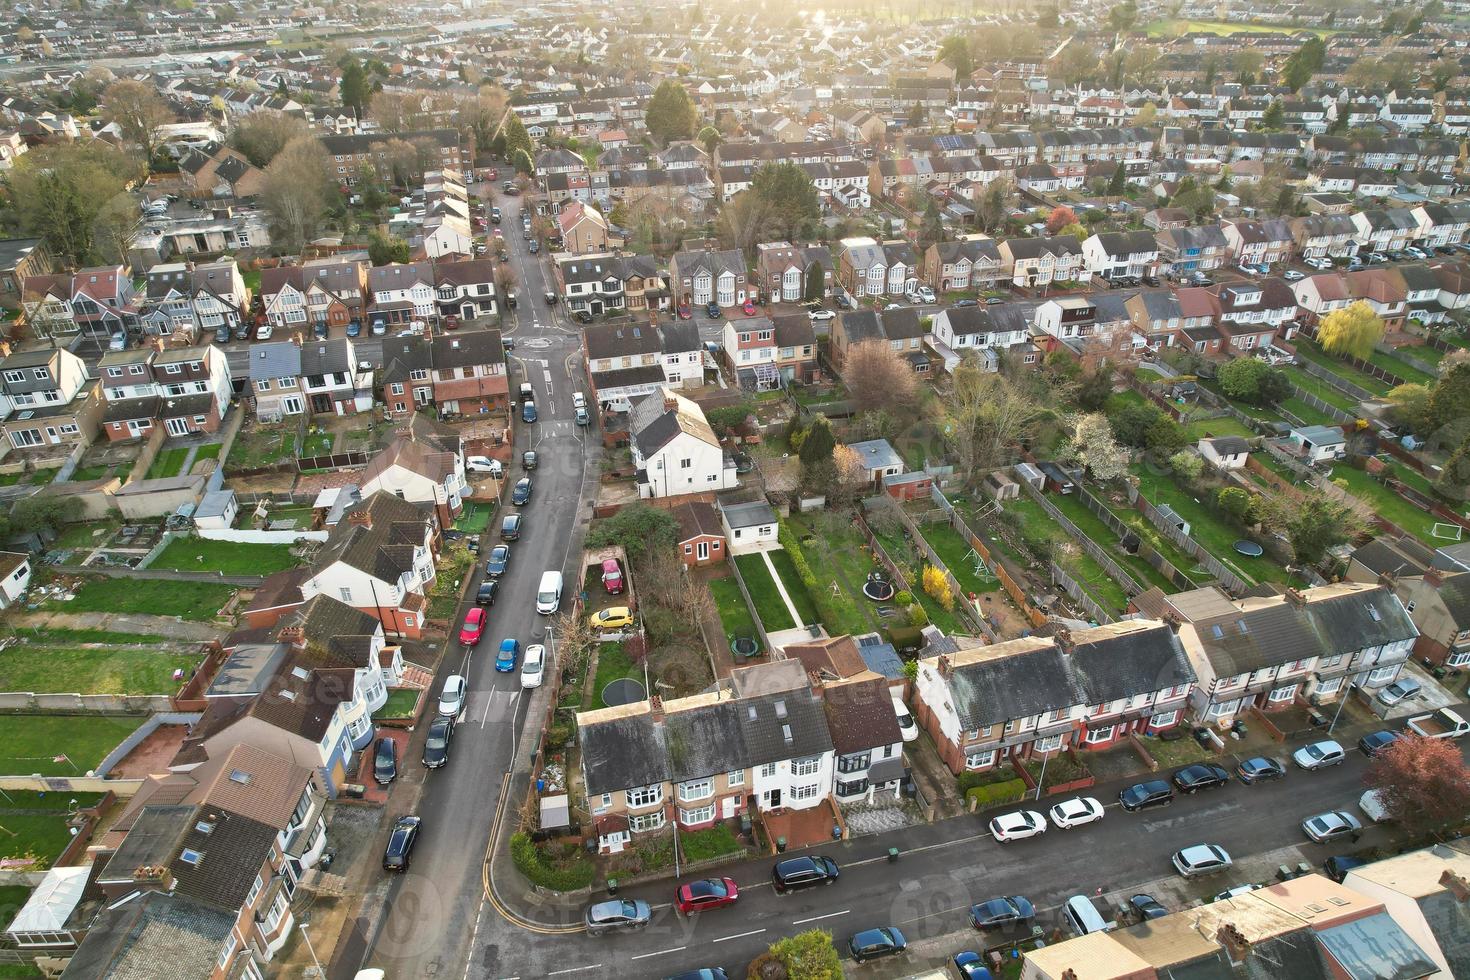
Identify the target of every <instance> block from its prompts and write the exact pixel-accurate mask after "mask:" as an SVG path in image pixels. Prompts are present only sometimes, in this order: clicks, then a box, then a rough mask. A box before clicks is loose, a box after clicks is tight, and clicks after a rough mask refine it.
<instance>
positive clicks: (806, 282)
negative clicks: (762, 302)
mask: <svg viewBox="0 0 1470 980" xmlns="http://www.w3.org/2000/svg"><path fill="white" fill-rule="evenodd" d="M755 267H756V281H755V282H754V283H752V285H753V286H754V287H755V288H756V289H758V290H759V291H760V294H761V295H763V296H764V297H766V299H767V301H769V302H776V303H795V302H798V301H799V300H803V299H816V300H821V299H824V298H826V297H827V296H830V295H831V294H832V283H833V269H832V256H831V253H830V252H828V251H827V249H825V248H822V247H820V246H817V247H812V246H806V247H803V246H798V245H792V244H791V243H790V242H761V243H760V244H759V245H757V246H756V256H755Z"/></svg>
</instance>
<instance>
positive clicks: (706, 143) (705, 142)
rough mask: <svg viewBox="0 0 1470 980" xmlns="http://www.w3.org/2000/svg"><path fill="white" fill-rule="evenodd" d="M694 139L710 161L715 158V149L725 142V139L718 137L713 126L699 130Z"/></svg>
mask: <svg viewBox="0 0 1470 980" xmlns="http://www.w3.org/2000/svg"><path fill="white" fill-rule="evenodd" d="M695 139H697V140H699V145H700V146H702V147H704V152H706V153H708V154H709V155H710V159H712V160H713V159H714V156H715V148H716V147H718V146H719V145H720V144H721V143H723V142H725V138H724V137H723V136H721V135H720V131H719V130H718V129H716V128H715V127H713V126H706V127H704V128H703V129H701V130H700V131H699V135H698V136H697V137H695Z"/></svg>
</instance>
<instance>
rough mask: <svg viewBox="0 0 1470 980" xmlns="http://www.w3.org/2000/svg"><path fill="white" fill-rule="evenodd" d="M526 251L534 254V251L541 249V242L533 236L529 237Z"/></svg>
mask: <svg viewBox="0 0 1470 980" xmlns="http://www.w3.org/2000/svg"><path fill="white" fill-rule="evenodd" d="M526 251H527V252H530V253H531V254H532V255H535V254H536V253H538V252H540V251H541V243H540V242H538V241H536V239H534V238H533V239H531V240H530V241H529V242H527V243H526Z"/></svg>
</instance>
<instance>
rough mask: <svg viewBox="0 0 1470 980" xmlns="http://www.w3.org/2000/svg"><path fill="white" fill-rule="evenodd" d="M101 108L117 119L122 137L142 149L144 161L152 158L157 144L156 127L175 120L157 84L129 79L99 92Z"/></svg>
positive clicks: (114, 119) (115, 120)
mask: <svg viewBox="0 0 1470 980" xmlns="http://www.w3.org/2000/svg"><path fill="white" fill-rule="evenodd" d="M101 108H102V111H103V112H104V113H105V114H106V115H107V116H109V117H111V119H112V121H113V122H115V123H117V128H118V129H120V130H121V131H122V135H123V138H124V139H126V140H128V141H129V142H131V143H134V144H136V145H137V146H138V147H139V148H140V149H141V150H142V151H143V160H144V161H145V162H147V161H151V160H152V159H153V152H154V150H156V149H157V147H158V130H159V129H160V128H161V127H163V126H164V125H165V124H166V123H170V122H173V120H174V112H173V110H172V109H170V108H169V107H168V103H167V102H164V101H163V98H162V97H161V96H160V95H159V94H158V90H157V89H156V88H154V87H153V86H152V85H149V84H147V83H146V82H138V81H134V80H132V79H124V80H123V81H120V82H113V83H112V84H111V85H109V86H108V87H107V91H105V92H103V93H102V104H101Z"/></svg>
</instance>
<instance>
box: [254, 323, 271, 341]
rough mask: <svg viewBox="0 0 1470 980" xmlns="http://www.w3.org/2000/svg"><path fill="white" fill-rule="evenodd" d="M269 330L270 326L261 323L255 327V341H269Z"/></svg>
mask: <svg viewBox="0 0 1470 980" xmlns="http://www.w3.org/2000/svg"><path fill="white" fill-rule="evenodd" d="M271 329H272V328H271V325H270V324H269V323H262V324H261V325H260V326H259V327H257V328H256V329H255V339H256V340H270V339H271Z"/></svg>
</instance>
